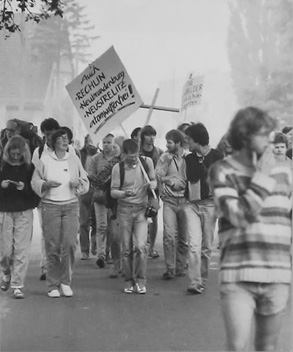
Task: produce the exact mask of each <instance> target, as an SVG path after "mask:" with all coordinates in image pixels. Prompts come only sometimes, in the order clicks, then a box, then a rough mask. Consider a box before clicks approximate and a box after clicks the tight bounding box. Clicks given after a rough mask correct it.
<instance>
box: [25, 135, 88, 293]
mask: <svg viewBox="0 0 293 352" xmlns="http://www.w3.org/2000/svg"><path fill="white" fill-rule="evenodd" d="M68 142H69V138H68V135H67V132H66V131H65V130H62V129H59V130H57V131H56V132H55V133H53V134H52V135H51V148H52V152H49V153H47V154H46V155H44V156H43V157H42V159H41V160H40V161H39V163H38V164H37V165H36V169H35V171H34V174H33V178H32V188H33V190H34V191H35V192H36V193H37V194H38V195H39V196H40V197H41V209H42V227H43V236H44V240H45V248H46V257H47V286H48V296H49V297H51V298H58V297H60V291H59V289H61V291H62V293H63V295H64V296H66V297H71V296H72V295H73V291H72V289H71V280H72V271H73V266H74V252H75V247H76V238H77V233H78V229H79V219H78V216H79V203H78V196H79V195H82V194H85V193H86V192H87V191H88V189H89V181H88V178H87V175H86V172H85V170H84V169H83V167H82V165H81V161H80V160H79V158H78V157H77V155H76V154H75V153H74V152H73V153H70V152H69V151H68Z"/></svg>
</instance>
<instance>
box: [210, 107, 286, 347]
mask: <svg viewBox="0 0 293 352" xmlns="http://www.w3.org/2000/svg"><path fill="white" fill-rule="evenodd" d="M275 127H276V123H275V120H274V119H272V118H271V117H270V116H269V115H268V114H267V113H266V112H264V111H262V110H260V109H258V108H255V107H247V108H245V109H242V110H239V111H238V112H237V114H236V115H235V117H234V119H233V120H232V122H231V124H230V128H229V132H228V133H229V142H230V144H231V146H232V148H233V151H234V152H233V154H232V156H231V157H229V158H226V159H224V160H223V161H220V162H218V163H216V164H215V165H213V166H212V168H211V170H210V173H209V176H210V184H211V186H212V188H213V193H214V198H215V203H216V209H217V214H218V216H219V217H220V219H222V227H221V230H220V233H219V237H220V238H221V242H222V245H221V256H220V272H219V281H220V295H221V306H222V314H223V318H224V322H225V327H226V337H227V350H229V351H248V350H251V342H250V337H251V332H252V331H251V329H252V327H254V332H253V335H252V336H253V341H252V345H253V347H252V349H253V350H257V351H273V350H275V349H276V344H277V338H278V336H279V332H280V329H281V323H282V321H283V318H284V310H285V309H286V305H287V302H288V298H289V291H290V282H291V277H292V271H291V253H290V249H291V244H292V234H291V212H292V204H291V196H292V173H291V170H290V165H289V164H288V163H286V162H285V161H282V160H280V159H277V158H275V156H274V154H273V151H272V146H271V144H270V142H271V141H270V139H271V133H272V132H273V131H274V130H275Z"/></svg>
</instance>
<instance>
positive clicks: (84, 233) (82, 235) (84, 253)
mask: <svg viewBox="0 0 293 352" xmlns="http://www.w3.org/2000/svg"><path fill="white" fill-rule="evenodd" d="M96 153H97V148H96V147H95V146H94V145H93V142H92V139H91V137H90V135H89V134H87V135H86V136H85V138H84V146H83V147H82V148H81V149H80V151H79V154H80V160H81V164H82V166H83V168H84V169H85V171H86V172H88V170H89V165H90V161H91V159H92V157H93V156H94V155H95V154H96ZM93 193H94V187H93V186H92V185H91V184H90V188H89V190H88V192H87V193H86V194H83V195H81V196H80V197H79V222H80V226H79V243H80V250H81V259H82V260H87V259H88V258H89V255H90V249H91V253H92V254H93V255H96V254H97V243H96V224H95V216H94V213H95V210H94V205H93V202H92V197H93Z"/></svg>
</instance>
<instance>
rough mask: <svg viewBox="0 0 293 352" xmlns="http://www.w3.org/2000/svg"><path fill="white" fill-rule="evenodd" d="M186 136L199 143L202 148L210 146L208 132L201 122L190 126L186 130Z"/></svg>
mask: <svg viewBox="0 0 293 352" xmlns="http://www.w3.org/2000/svg"><path fill="white" fill-rule="evenodd" d="M185 134H186V136H188V137H190V138H192V139H193V141H194V142H195V143H198V144H199V145H201V146H203V145H208V144H209V141H210V136H209V133H208V130H207V129H206V127H205V125H204V124H203V123H201V122H198V123H196V124H194V125H191V126H189V127H188V128H187V129H186V130H185Z"/></svg>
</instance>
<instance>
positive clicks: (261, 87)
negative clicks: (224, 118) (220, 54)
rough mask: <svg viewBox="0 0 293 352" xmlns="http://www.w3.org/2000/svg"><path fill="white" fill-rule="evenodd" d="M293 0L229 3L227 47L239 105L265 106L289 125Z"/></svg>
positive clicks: (244, 0)
mask: <svg viewBox="0 0 293 352" xmlns="http://www.w3.org/2000/svg"><path fill="white" fill-rule="evenodd" d="M292 4H293V0H237V1H232V2H231V3H230V14H231V17H230V24H229V30H228V40H227V48H228V55H229V59H230V64H231V75H232V80H233V84H234V89H235V92H236V96H237V98H238V101H239V104H240V105H241V106H247V105H257V106H260V107H262V108H265V109H268V110H269V111H270V112H271V113H272V114H273V115H274V116H276V117H277V118H278V119H279V120H280V123H281V124H289V123H290V124H291V122H290V119H291V117H292V100H293V99H292V98H293V96H292V88H293V87H292V69H293V59H292V58H293V55H292V54H293V52H292V50H293V46H292V44H293V28H292V27H293V18H292Z"/></svg>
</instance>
